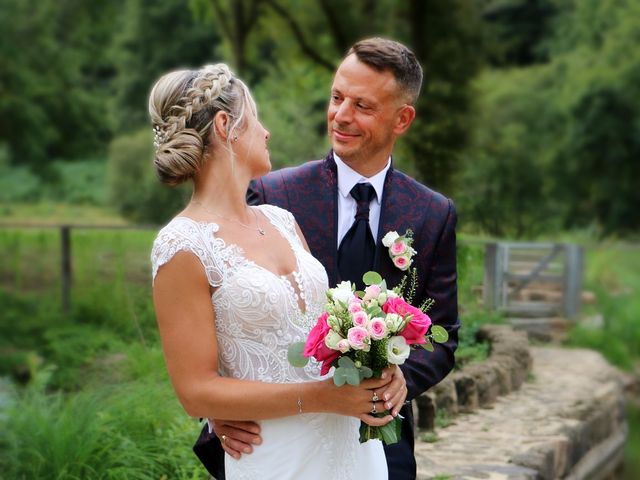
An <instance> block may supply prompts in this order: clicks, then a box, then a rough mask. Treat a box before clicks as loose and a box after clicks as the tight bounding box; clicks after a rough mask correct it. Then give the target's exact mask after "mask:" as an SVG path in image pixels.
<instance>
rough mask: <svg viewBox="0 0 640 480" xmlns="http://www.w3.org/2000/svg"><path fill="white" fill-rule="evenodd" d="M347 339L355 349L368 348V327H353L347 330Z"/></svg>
mask: <svg viewBox="0 0 640 480" xmlns="http://www.w3.org/2000/svg"><path fill="white" fill-rule="evenodd" d="M347 339H348V340H349V345H351V348H353V349H354V350H368V348H367V347H368V346H369V332H367V329H366V328H363V327H351V328H350V329H349V331H348V332H347Z"/></svg>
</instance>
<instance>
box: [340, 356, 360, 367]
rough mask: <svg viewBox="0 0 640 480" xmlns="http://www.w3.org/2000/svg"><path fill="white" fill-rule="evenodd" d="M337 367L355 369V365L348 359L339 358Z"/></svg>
mask: <svg viewBox="0 0 640 480" xmlns="http://www.w3.org/2000/svg"><path fill="white" fill-rule="evenodd" d="M338 366H339V367H342V368H356V364H355V363H353V360H351V358H349V357H340V359H339V360H338Z"/></svg>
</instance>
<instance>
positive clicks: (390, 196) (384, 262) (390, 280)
mask: <svg viewBox="0 0 640 480" xmlns="http://www.w3.org/2000/svg"><path fill="white" fill-rule="evenodd" d="M393 177H394V170H393V161H392V163H391V166H390V167H389V170H388V171H387V176H386V178H385V180H384V190H383V193H382V205H381V206H380V222H379V224H378V238H377V239H376V254H375V258H374V262H373V268H374V270H376V271H377V272H379V273H380V275H382V278H384V279H385V280H386V281H387V286H388V287H389V288H392V287H394V286H396V285H397V284H398V283H399V282H400V280H401V279H402V277H403V276H404V274H405V272H403V271H402V270H400V269H398V268H397V267H396V266H395V265H394V264H393V261H392V260H391V257H389V251H388V249H387V247H385V246H384V245H383V244H382V237H384V236H385V235H386V234H387V233H389V232H390V231H393V230H395V231H397V232H398V233H399V234H400V235H402V234H403V233H404V231H400V230H401V227H402V221H403V215H402V205H399V204H398V202H397V198H398V195H395V194H394V191H393V190H394V181H393Z"/></svg>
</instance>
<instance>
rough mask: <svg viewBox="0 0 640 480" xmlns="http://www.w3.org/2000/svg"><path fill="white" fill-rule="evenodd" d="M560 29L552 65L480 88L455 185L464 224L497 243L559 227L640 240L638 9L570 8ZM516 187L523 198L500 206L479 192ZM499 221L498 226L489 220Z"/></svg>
mask: <svg viewBox="0 0 640 480" xmlns="http://www.w3.org/2000/svg"><path fill="white" fill-rule="evenodd" d="M558 5H559V4H558ZM552 24H553V32H552V35H551V36H550V38H548V39H547V40H546V44H547V47H548V51H549V54H550V57H549V61H548V62H547V63H546V64H543V65H532V66H527V67H522V68H516V69H501V70H495V71H487V72H485V73H484V74H483V75H482V76H481V78H480V80H479V81H478V82H477V83H476V86H477V88H478V92H479V93H480V99H481V101H480V102H479V104H478V105H479V111H478V122H477V131H476V133H475V134H474V136H473V141H472V143H471V144H470V146H469V149H468V151H467V153H465V155H464V158H465V162H464V165H463V169H462V172H461V174H460V175H459V178H458V180H459V181H458V183H457V187H458V189H460V191H461V192H469V193H470V194H469V195H465V196H463V197H462V198H464V201H463V202H462V210H463V212H462V217H463V218H464V217H466V218H473V220H474V221H475V222H476V223H479V224H481V225H482V227H483V228H484V229H485V230H488V231H489V232H491V233H494V234H504V232H510V231H516V232H519V233H520V234H522V235H531V234H534V233H536V232H537V231H540V230H546V231H553V229H555V228H557V227H558V226H561V227H564V228H574V227H585V226H595V227H596V228H599V229H600V231H601V232H602V233H603V234H624V233H628V232H636V231H637V230H638V228H639V227H640V214H639V213H638V212H637V209H636V208H635V206H636V205H637V204H638V201H639V200H640V196H639V194H638V189H637V188H636V187H635V183H637V182H636V181H635V179H636V178H637V177H638V175H639V174H640V163H638V161H637V158H638V154H639V153H640V151H639V145H640V140H639V138H640V130H639V128H640V107H639V106H638V102H637V98H639V95H640V87H639V85H640V54H639V53H638V50H637V48H635V45H636V44H637V39H638V38H640V4H638V3H637V2H630V1H620V2H615V1H609V0H606V1H602V2H596V1H591V0H588V1H577V0H574V1H570V2H564V4H563V5H562V8H561V9H559V10H558V13H557V15H556V17H555V18H554V19H553V21H552ZM478 159H480V160H482V161H484V162H486V163H485V164H479V163H478ZM514 159H517V160H516V164H513V163H512V162H513V161H514ZM496 165H502V166H501V167H499V168H493V167H492V166H496ZM515 165H517V166H518V170H519V174H518V176H517V177H514V176H513V171H514V170H513V169H514V167H515ZM532 177H533V179H536V181H535V182H532ZM511 182H517V184H518V189H521V191H520V192H519V193H515V191H514V190H515V189H511V194H510V193H508V192H509V189H507V190H504V189H503V190H502V192H503V193H502V194H501V198H500V201H499V202H495V201H494V202H492V201H490V200H487V197H486V196H484V195H482V192H479V191H478V189H480V190H482V188H483V186H488V185H491V186H495V185H503V186H506V185H508V184H509V183H511ZM536 184H537V186H535V185H536ZM525 187H526V188H525ZM534 187H535V188H534ZM523 188H524V190H522V189H523ZM525 194H526V199H527V202H523V199H522V198H520V197H521V196H523V195H525ZM534 206H535V208H534ZM536 210H537V214H536V215H532V214H535V213H536ZM495 218H500V224H499V225H496V224H491V223H490V222H489V221H487V220H486V219H495ZM522 218H528V219H529V220H527V221H526V222H525V223H522ZM520 225H525V227H526V228H525V229H524V230H522V229H521V228H520V227H519V226H520Z"/></svg>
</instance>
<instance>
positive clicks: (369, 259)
mask: <svg viewBox="0 0 640 480" xmlns="http://www.w3.org/2000/svg"><path fill="white" fill-rule="evenodd" d="M350 193H351V196H352V197H353V198H354V199H355V201H356V203H357V204H358V208H357V210H356V216H355V219H354V222H353V225H351V228H350V229H349V231H348V232H347V233H346V235H345V236H344V238H343V239H342V242H340V248H338V270H339V271H340V277H341V279H342V280H350V281H352V282H354V283H355V284H356V287H357V288H358V290H362V289H363V288H364V284H363V282H362V275H364V274H365V273H366V272H368V271H369V270H371V269H372V268H373V257H374V255H375V251H376V243H375V241H374V240H373V235H372V234H371V229H370V228H369V204H370V203H371V200H372V199H373V198H374V197H375V196H376V191H375V189H374V188H373V186H372V185H371V184H370V183H358V184H356V185H355V186H354V187H353V188H352V189H351V192H350Z"/></svg>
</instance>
